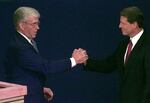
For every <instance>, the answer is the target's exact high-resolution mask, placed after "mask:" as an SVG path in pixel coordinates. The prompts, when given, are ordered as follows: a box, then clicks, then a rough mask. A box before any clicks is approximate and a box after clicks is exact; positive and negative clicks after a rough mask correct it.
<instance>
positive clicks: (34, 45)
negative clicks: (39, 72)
mask: <svg viewBox="0 0 150 103" xmlns="http://www.w3.org/2000/svg"><path fill="white" fill-rule="evenodd" d="M31 43H32V46H33V48H34V49H35V50H36V52H39V50H38V48H37V45H36V42H35V41H34V40H31Z"/></svg>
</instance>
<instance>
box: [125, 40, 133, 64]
mask: <svg viewBox="0 0 150 103" xmlns="http://www.w3.org/2000/svg"><path fill="white" fill-rule="evenodd" d="M132 46H133V44H132V41H131V40H130V41H129V43H128V47H127V53H126V57H125V63H126V62H127V60H128V58H129V56H130V53H131V51H132Z"/></svg>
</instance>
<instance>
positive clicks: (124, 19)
mask: <svg viewBox="0 0 150 103" xmlns="http://www.w3.org/2000/svg"><path fill="white" fill-rule="evenodd" d="M120 21H128V18H127V17H125V16H120Z"/></svg>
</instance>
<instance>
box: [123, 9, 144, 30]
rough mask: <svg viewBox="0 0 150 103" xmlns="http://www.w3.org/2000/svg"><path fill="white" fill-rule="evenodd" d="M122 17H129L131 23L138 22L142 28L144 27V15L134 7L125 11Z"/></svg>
mask: <svg viewBox="0 0 150 103" xmlns="http://www.w3.org/2000/svg"><path fill="white" fill-rule="evenodd" d="M120 16H125V17H127V20H128V22H129V23H134V22H137V23H138V26H139V27H140V28H141V27H143V22H144V15H143V13H142V11H141V10H140V9H139V8H138V7H135V6H132V7H127V8H125V9H123V10H122V11H121V12H120Z"/></svg>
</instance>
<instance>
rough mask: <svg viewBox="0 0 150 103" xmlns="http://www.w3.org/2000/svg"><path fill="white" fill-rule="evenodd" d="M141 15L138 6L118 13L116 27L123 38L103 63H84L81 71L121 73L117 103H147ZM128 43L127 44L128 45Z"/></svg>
mask: <svg viewBox="0 0 150 103" xmlns="http://www.w3.org/2000/svg"><path fill="white" fill-rule="evenodd" d="M143 21H144V16H143V13H142V11H141V10H140V9H139V8H138V7H128V8H125V9H123V10H122V11H121V13H120V24H119V28H120V29H121V32H122V34H123V35H124V36H127V37H126V38H125V39H124V40H123V41H122V42H121V43H120V44H119V46H118V48H117V50H116V51H115V53H114V54H113V55H112V56H110V57H108V58H106V59H105V60H92V59H91V58H90V59H88V60H87V61H86V67H85V70H90V71H97V72H104V73H109V72H112V71H114V70H116V69H117V70H118V71H119V72H120V74H121V81H120V86H121V87H120V101H121V103H150V39H149V36H148V35H147V33H146V30H144V29H143ZM129 41H130V42H129Z"/></svg>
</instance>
